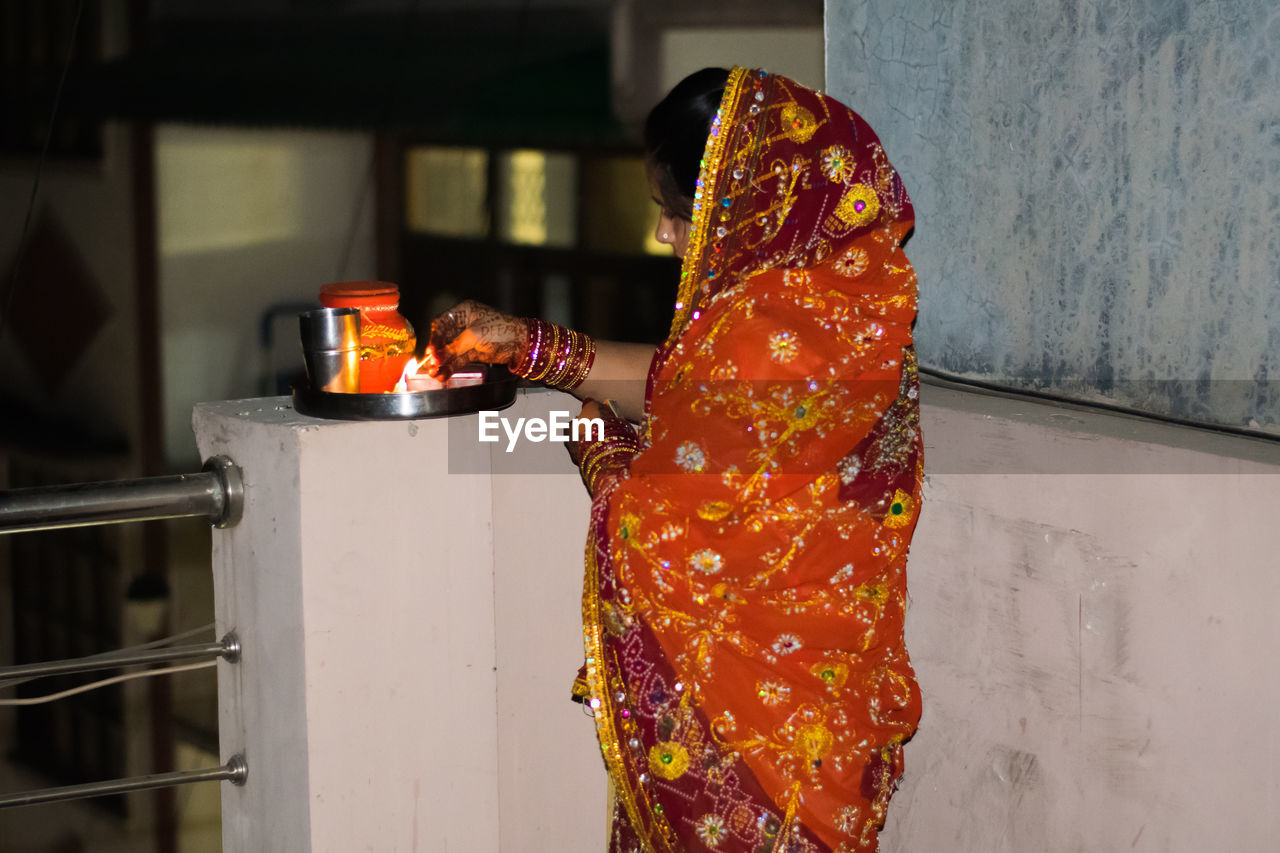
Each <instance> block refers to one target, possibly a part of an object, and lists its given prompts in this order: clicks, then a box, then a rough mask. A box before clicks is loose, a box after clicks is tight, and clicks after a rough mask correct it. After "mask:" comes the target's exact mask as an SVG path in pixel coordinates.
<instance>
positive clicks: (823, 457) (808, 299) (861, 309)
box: [583, 68, 921, 851]
mask: <svg viewBox="0 0 1280 853" xmlns="http://www.w3.org/2000/svg"><path fill="white" fill-rule="evenodd" d="M694 208H695V210H694V222H693V233H692V238H691V241H690V246H689V250H688V252H687V253H686V255H685V259H684V267H683V272H682V276H681V288H680V296H679V302H677V304H676V313H675V319H674V321H673V323H672V330H671V336H670V338H669V339H668V340H667V342H666V343H665V344H664V346H663V347H661V348H660V349H659V351H658V353H657V355H656V357H655V359H654V363H653V366H652V368H651V370H650V374H649V384H648V391H647V412H646V413H647V418H646V422H645V425H644V426H645V432H644V435H643V436H642V437H641V440H640V448H639V451H638V452H637V453H636V454H635V455H634V457H632V458H630V459H629V460H627V462H626V464H622V465H619V466H617V468H616V470H614V471H612V472H611V476H609V477H606V478H604V479H603V480H602V485H601V486H600V487H598V489H597V494H596V495H595V496H594V502H593V508H592V528H591V533H590V539H589V542H588V545H587V552H586V564H587V567H586V579H585V590H584V595H583V618H584V633H585V643H586V655H587V666H586V686H587V691H588V693H587V698H588V702H589V705H590V707H591V709H592V712H593V715H594V719H595V722H596V726H597V732H598V735H599V738H600V744H601V748H602V750H603V753H604V758H605V763H606V765H607V767H608V770H609V773H610V776H611V778H612V781H613V784H614V786H615V790H616V795H617V796H616V803H617V808H616V812H615V815H614V821H613V830H612V835H613V837H612V839H611V845H612V846H611V849H613V850H619V851H621V850H633V849H635V850H650V849H652V850H658V851H675V850H694V849H697V850H701V849H713V850H743V851H747V850H750V851H756V850H760V849H768V850H774V851H784V850H785V851H802V850H803V851H848V850H874V849H875V848H876V836H877V831H878V829H879V828H880V827H881V826H882V825H883V822H884V811H885V806H886V804H887V802H888V799H889V795H890V793H891V791H892V789H893V787H894V785H895V783H896V781H897V779H898V777H899V776H900V774H901V768H902V743H903V741H905V740H906V739H907V738H909V737H910V736H911V734H912V733H913V732H914V731H915V727H916V724H917V721H918V719H919V715H920V699H919V694H918V691H917V689H916V682H915V677H914V674H913V672H912V669H911V665H910V663H909V661H908V658H907V653H906V650H905V648H904V647H903V638H902V622H903V611H904V607H905V596H906V576H905V566H906V558H907V547H908V544H909V543H910V540H911V534H912V530H913V529H914V526H915V521H916V514H917V512H918V509H919V505H920V478H921V444H920V435H919V423H918V406H917V402H916V375H915V369H914V359H913V356H912V350H911V325H912V322H913V320H914V317H915V310H916V280H915V275H914V273H913V271H912V269H911V266H910V264H909V263H908V261H907V259H906V257H905V256H904V255H903V253H902V251H901V250H900V248H899V246H900V243H901V242H902V240H903V239H904V238H905V236H906V235H907V233H908V232H909V231H910V229H911V226H912V208H911V203H910V201H909V200H908V198H907V194H906V192H905V190H904V189H903V186H902V182H901V180H900V179H899V177H898V175H897V173H896V172H895V171H894V170H893V168H892V167H891V166H890V165H889V162H888V160H887V159H886V157H885V155H884V151H883V149H882V148H881V146H880V143H879V141H878V139H877V138H876V136H875V134H874V133H873V132H872V130H871V128H870V127H868V126H867V124H866V123H865V122H864V121H862V119H861V118H860V117H859V116H857V115H856V114H855V113H853V112H852V111H851V110H849V109H848V108H847V107H845V106H843V105H841V104H840V103H838V102H836V101H835V100H833V99H831V98H829V97H826V96H824V95H821V94H819V93H816V92H813V91H811V90H809V89H806V88H804V87H802V86H800V85H798V84H796V83H795V82H793V81H791V80H788V79H786V78H784V77H779V76H776V75H770V74H766V73H765V72H762V71H748V70H744V69H741V68H735V69H733V71H732V72H731V74H730V77H729V84H728V86H727V88H726V90H725V95H724V99H723V101H722V103H721V107H720V112H719V113H718V115H717V117H716V119H715V124H714V125H713V128H712V135H711V136H710V138H709V139H708V145H707V151H706V154H705V158H704V161H703V168H702V173H701V177H700V179H699V195H698V197H697V198H696V199H695V205H694Z"/></svg>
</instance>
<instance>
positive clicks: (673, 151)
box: [644, 68, 729, 219]
mask: <svg viewBox="0 0 1280 853" xmlns="http://www.w3.org/2000/svg"><path fill="white" fill-rule="evenodd" d="M728 81H729V72H728V71H727V70H726V69H724V68H704V69H702V70H701V71H695V72H694V73H692V74H690V75H689V76H688V77H686V78H684V79H683V80H681V81H680V82H679V83H677V84H676V87H675V88H674V89H672V90H671V91H670V92H669V93H667V96H666V97H665V98H663V99H662V101H661V102H659V104H658V105H657V106H656V107H654V108H653V109H652V110H651V111H650V112H649V117H648V118H647V119H646V120H645V123H644V148H645V155H646V157H647V158H648V161H649V174H650V175H651V176H652V178H653V179H654V182H655V183H656V184H657V188H658V194H659V196H660V197H661V199H660V200H661V201H662V204H663V206H664V207H666V208H667V209H668V210H669V211H670V212H671V213H674V214H675V215H677V216H681V217H683V218H685V219H692V218H693V191H694V185H695V184H696V183H697V181H698V170H699V164H700V163H701V161H702V154H703V151H704V150H705V149H706V147H707V135H708V134H709V133H710V132H711V119H712V118H714V117H715V114H716V110H718V109H719V108H720V99H721V98H722V97H723V96H724V87H725V85H726V84H727V83H728Z"/></svg>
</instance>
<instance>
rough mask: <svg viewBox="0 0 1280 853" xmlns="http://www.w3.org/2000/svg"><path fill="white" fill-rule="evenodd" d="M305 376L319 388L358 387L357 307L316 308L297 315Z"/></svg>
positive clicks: (352, 390)
mask: <svg viewBox="0 0 1280 853" xmlns="http://www.w3.org/2000/svg"><path fill="white" fill-rule="evenodd" d="M298 329H299V331H300V332H301V334H302V358H303V360H304V361H305V362H306V364H307V380H308V381H309V382H310V383H311V387H312V388H315V389H317V390H319V391H330V392H333V393H338V394H355V393H356V392H358V391H359V390H360V309H359V308H319V309H316V310H315V311H305V312H303V313H302V314H299V315H298Z"/></svg>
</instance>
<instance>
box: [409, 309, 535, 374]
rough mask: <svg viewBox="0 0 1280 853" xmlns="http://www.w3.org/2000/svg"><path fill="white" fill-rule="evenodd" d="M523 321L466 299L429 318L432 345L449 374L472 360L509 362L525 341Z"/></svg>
mask: <svg viewBox="0 0 1280 853" xmlns="http://www.w3.org/2000/svg"><path fill="white" fill-rule="evenodd" d="M525 335H526V332H525V321H524V320H523V319H521V318H519V317H512V316H511V315H509V314H504V313H502V312H501V311H499V310H497V309H496V308H491V307H489V306H488V305H485V304H483V303H480V302H476V301H475V300H471V299H468V300H467V301H465V302H460V303H459V304H457V305H455V306H454V307H452V308H450V309H449V310H448V311H446V312H445V313H444V314H441V315H440V316H439V317H437V318H436V319H434V320H432V321H431V337H430V340H431V349H432V350H433V351H434V352H435V356H436V358H437V359H438V360H439V362H440V369H439V375H440V376H441V377H448V376H450V375H452V374H453V373H454V372H455V371H457V370H459V369H461V368H462V367H464V366H465V365H467V364H470V363H472V362H484V363H486V364H507V365H509V364H512V363H513V362H515V361H516V360H517V359H518V358H519V357H520V354H521V349H522V348H523V347H524V341H525Z"/></svg>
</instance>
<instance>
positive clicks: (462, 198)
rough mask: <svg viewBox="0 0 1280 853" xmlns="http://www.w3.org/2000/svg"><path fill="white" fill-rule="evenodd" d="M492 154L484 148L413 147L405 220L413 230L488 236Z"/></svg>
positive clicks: (407, 166)
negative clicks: (489, 179) (490, 162)
mask: <svg viewBox="0 0 1280 853" xmlns="http://www.w3.org/2000/svg"><path fill="white" fill-rule="evenodd" d="M488 172H489V153H488V152H487V151H485V150H484V149H483V148H440V147H426V146H423V147H418V148H410V149H409V150H408V151H407V152H406V153H405V217H406V220H407V223H408V226H409V230H410V231H417V232H421V233H425V234H436V235H439V236H442V237H466V238H472V239H477V240H481V239H484V237H485V236H487V235H488V233H489V209H488V204H487V198H488V191H487V188H488Z"/></svg>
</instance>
